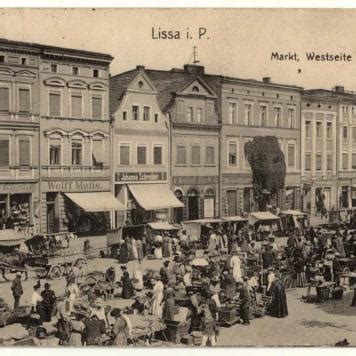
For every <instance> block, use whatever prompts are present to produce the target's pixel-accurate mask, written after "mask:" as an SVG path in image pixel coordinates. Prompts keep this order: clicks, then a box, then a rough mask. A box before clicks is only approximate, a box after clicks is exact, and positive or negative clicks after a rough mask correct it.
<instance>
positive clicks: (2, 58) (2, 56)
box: [0, 55, 5, 63]
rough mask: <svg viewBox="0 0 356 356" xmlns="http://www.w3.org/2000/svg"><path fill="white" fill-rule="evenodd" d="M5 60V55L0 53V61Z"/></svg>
mask: <svg viewBox="0 0 356 356" xmlns="http://www.w3.org/2000/svg"><path fill="white" fill-rule="evenodd" d="M4 62H5V56H4V55H0V63H4Z"/></svg>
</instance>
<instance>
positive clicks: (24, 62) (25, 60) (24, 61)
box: [21, 57, 27, 66]
mask: <svg viewBox="0 0 356 356" xmlns="http://www.w3.org/2000/svg"><path fill="white" fill-rule="evenodd" d="M21 64H22V65H23V66H24V65H26V64H27V58H25V57H22V58H21Z"/></svg>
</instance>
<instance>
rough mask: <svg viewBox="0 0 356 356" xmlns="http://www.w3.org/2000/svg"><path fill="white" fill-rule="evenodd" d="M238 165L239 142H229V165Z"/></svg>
mask: <svg viewBox="0 0 356 356" xmlns="http://www.w3.org/2000/svg"><path fill="white" fill-rule="evenodd" d="M236 165H237V143H236V142H229V166H236Z"/></svg>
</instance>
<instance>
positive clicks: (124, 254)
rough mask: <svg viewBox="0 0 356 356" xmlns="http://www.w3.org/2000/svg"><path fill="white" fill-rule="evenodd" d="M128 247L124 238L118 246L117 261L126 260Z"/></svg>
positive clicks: (125, 261) (124, 261) (123, 262)
mask: <svg viewBox="0 0 356 356" xmlns="http://www.w3.org/2000/svg"><path fill="white" fill-rule="evenodd" d="M128 260H129V259H128V249H127V241H126V240H125V241H124V242H123V243H122V244H121V246H120V254H119V262H120V263H121V264H126V263H127V262H128Z"/></svg>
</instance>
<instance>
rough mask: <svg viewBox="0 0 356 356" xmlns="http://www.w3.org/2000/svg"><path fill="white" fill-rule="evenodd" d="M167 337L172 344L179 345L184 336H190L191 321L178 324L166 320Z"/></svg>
mask: <svg viewBox="0 0 356 356" xmlns="http://www.w3.org/2000/svg"><path fill="white" fill-rule="evenodd" d="M165 323H166V330H165V335H166V337H167V339H168V340H169V341H171V342H175V343H176V344H179V343H180V342H181V339H182V337H183V336H184V335H187V334H188V331H189V327H190V320H189V321H187V322H178V321H174V320H166V321H165Z"/></svg>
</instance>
